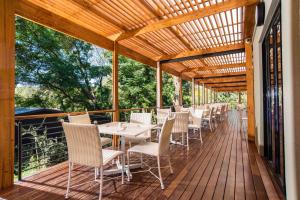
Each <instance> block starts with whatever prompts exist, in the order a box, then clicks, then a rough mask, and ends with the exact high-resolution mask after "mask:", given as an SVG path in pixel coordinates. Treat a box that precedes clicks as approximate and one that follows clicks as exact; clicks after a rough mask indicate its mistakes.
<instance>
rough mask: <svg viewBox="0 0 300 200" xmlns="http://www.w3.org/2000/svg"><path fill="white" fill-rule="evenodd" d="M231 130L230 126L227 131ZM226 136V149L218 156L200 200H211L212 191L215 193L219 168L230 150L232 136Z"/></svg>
mask: <svg viewBox="0 0 300 200" xmlns="http://www.w3.org/2000/svg"><path fill="white" fill-rule="evenodd" d="M232 130H233V127H232V126H230V129H229V131H232ZM228 136H229V138H228V141H227V144H226V149H224V151H223V153H222V154H220V155H219V158H218V161H217V163H216V165H215V167H214V169H213V172H212V175H211V177H210V179H209V182H208V184H207V185H206V188H205V191H204V194H203V196H202V199H212V198H213V195H214V191H215V188H216V184H217V181H218V177H219V175H220V172H221V168H222V164H223V162H224V159H225V155H226V152H229V151H230V150H231V141H232V138H233V134H228Z"/></svg>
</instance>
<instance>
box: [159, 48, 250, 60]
mask: <svg viewBox="0 0 300 200" xmlns="http://www.w3.org/2000/svg"><path fill="white" fill-rule="evenodd" d="M244 48H245V44H244V43H239V44H229V45H224V46H220V47H213V48H207V49H199V50H192V51H185V52H181V53H178V54H170V55H163V56H160V57H157V58H154V60H160V61H163V62H166V61H168V60H173V59H180V58H185V57H191V56H200V55H206V54H211V53H220V52H226V51H231V50H239V49H244Z"/></svg>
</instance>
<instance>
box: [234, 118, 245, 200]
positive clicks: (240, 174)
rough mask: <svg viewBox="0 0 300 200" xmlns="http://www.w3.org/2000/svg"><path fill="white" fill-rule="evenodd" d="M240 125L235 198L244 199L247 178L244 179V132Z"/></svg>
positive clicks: (237, 199) (237, 131)
mask: <svg viewBox="0 0 300 200" xmlns="http://www.w3.org/2000/svg"><path fill="white" fill-rule="evenodd" d="M237 124H239V123H237ZM239 129H240V127H239V126H238V127H237V128H236V134H237V149H236V153H237V156H236V181H235V195H234V196H235V199H236V200H244V199H245V198H246V195H245V180H244V168H243V166H244V163H243V151H242V140H243V138H242V133H241V132H240V131H239Z"/></svg>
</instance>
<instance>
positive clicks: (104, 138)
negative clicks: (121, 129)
mask: <svg viewBox="0 0 300 200" xmlns="http://www.w3.org/2000/svg"><path fill="white" fill-rule="evenodd" d="M110 143H112V139H111V138H108V137H101V144H102V146H105V145H107V144H110Z"/></svg>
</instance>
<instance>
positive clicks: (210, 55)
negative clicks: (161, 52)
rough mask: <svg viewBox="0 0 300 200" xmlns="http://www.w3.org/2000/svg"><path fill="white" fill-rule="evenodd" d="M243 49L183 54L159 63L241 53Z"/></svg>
mask: <svg viewBox="0 0 300 200" xmlns="http://www.w3.org/2000/svg"><path fill="white" fill-rule="evenodd" d="M244 51H245V49H244V48H241V49H230V50H225V51H218V52H213V51H212V52H211V53H205V54H203V53H200V54H198V55H192V56H185V57H181V58H172V59H168V60H161V61H160V62H161V63H172V62H182V61H187V60H195V59H203V58H209V57H216V56H224V55H229V54H235V53H242V52H244Z"/></svg>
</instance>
